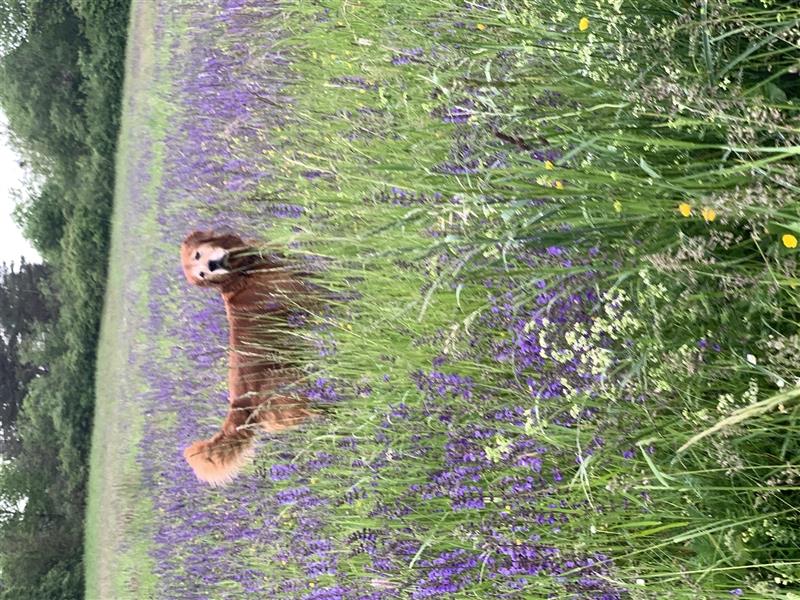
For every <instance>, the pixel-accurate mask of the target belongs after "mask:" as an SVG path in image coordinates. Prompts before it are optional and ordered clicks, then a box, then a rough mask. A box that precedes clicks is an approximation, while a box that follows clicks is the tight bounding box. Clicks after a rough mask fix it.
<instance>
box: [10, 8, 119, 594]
mask: <svg viewBox="0 0 800 600" xmlns="http://www.w3.org/2000/svg"><path fill="white" fill-rule="evenodd" d="M128 10H129V0H0V107H2V110H3V112H4V113H5V115H6V117H7V119H8V124H9V129H10V132H11V135H12V141H13V143H14V145H15V146H16V149H17V151H18V152H19V153H20V154H21V155H22V156H24V157H25V162H26V165H27V166H28V167H29V168H30V170H31V171H32V173H33V175H34V178H33V179H34V180H35V181H37V182H38V184H37V186H36V188H35V189H32V190H29V193H28V195H27V198H26V199H25V200H24V201H23V202H21V203H20V204H19V205H18V207H17V210H16V213H15V217H16V219H17V221H18V223H19V224H20V225H21V226H22V228H23V231H24V233H25V235H26V237H27V238H28V239H29V240H30V241H31V243H32V244H33V245H34V247H35V248H36V249H37V250H38V251H39V253H40V254H41V255H42V257H43V259H44V263H45V264H43V265H31V264H26V263H22V264H20V265H19V267H18V268H15V267H8V266H4V267H3V269H2V270H0V394H2V396H0V463H2V464H1V465H0V598H2V599H9V600H10V599H12V598H13V599H14V600H23V599H25V598H31V599H33V598H36V599H37V600H39V599H45V598H79V597H82V595H83V587H84V586H83V567H82V559H83V519H84V509H85V493H86V480H87V470H88V465H87V461H88V452H89V443H90V432H91V420H92V414H93V409H94V371H95V353H96V345H97V335H98V328H99V320H100V314H101V310H102V302H103V294H104V288H105V276H106V263H107V248H108V238H109V231H110V227H109V218H110V215H111V206H112V198H113V185H114V154H115V148H116V138H117V132H118V129H119V111H120V97H121V91H122V77H123V72H124V48H125V36H126V34H127V24H128Z"/></svg>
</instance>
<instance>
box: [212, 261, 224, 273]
mask: <svg viewBox="0 0 800 600" xmlns="http://www.w3.org/2000/svg"><path fill="white" fill-rule="evenodd" d="M222 268H224V267H223V265H222V261H221V260H210V261H208V270H209V271H211V272H212V273H213V272H214V271H216V270H217V269H222Z"/></svg>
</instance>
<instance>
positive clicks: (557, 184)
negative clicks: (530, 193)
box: [556, 181, 564, 190]
mask: <svg viewBox="0 0 800 600" xmlns="http://www.w3.org/2000/svg"><path fill="white" fill-rule="evenodd" d="M556 189H557V190H563V189H564V184H563V183H561V182H560V181H556Z"/></svg>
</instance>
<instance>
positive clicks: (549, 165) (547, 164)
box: [544, 160, 555, 171]
mask: <svg viewBox="0 0 800 600" xmlns="http://www.w3.org/2000/svg"><path fill="white" fill-rule="evenodd" d="M544 168H545V169H547V170H548V171H552V170H553V169H554V168H555V167H554V166H553V163H551V162H550V161H549V160H546V161H544Z"/></svg>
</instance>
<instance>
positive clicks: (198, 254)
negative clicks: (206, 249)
mask: <svg viewBox="0 0 800 600" xmlns="http://www.w3.org/2000/svg"><path fill="white" fill-rule="evenodd" d="M194 259H195V260H200V253H199V252H198V253H197V254H195V255H194Z"/></svg>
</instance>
